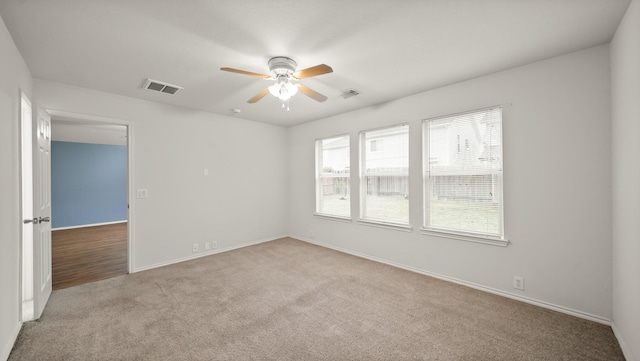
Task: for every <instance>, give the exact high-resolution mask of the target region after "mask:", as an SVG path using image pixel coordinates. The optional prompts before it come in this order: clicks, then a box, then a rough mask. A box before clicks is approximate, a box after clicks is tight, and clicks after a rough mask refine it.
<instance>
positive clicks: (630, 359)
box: [611, 321, 640, 361]
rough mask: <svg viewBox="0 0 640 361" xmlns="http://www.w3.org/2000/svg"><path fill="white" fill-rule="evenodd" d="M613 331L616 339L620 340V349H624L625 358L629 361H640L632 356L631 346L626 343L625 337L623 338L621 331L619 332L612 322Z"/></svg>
mask: <svg viewBox="0 0 640 361" xmlns="http://www.w3.org/2000/svg"><path fill="white" fill-rule="evenodd" d="M611 329H612V330H613V334H614V335H615V336H616V339H617V340H618V344H619V345H620V349H622V354H623V355H624V358H625V359H626V360H627V361H640V360H638V359H634V358H633V355H631V350H629V346H628V345H627V342H626V341H625V339H624V337H622V335H621V334H620V331H618V328H617V327H616V323H615V321H611Z"/></svg>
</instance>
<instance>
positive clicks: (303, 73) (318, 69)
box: [293, 64, 333, 79]
mask: <svg viewBox="0 0 640 361" xmlns="http://www.w3.org/2000/svg"><path fill="white" fill-rule="evenodd" d="M327 73H333V69H331V67H330V66H329V65H325V64H320V65H316V66H312V67H311V68H306V69H302V70H300V71H297V72H295V73H293V77H294V78H296V79H304V78H310V77H312V76H317V75H322V74H327Z"/></svg>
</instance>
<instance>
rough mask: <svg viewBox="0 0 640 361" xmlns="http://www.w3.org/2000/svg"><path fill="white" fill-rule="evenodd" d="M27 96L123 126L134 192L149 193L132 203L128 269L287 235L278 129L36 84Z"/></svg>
mask: <svg viewBox="0 0 640 361" xmlns="http://www.w3.org/2000/svg"><path fill="white" fill-rule="evenodd" d="M34 91H35V92H36V94H37V95H38V99H39V101H40V103H41V104H43V106H45V107H46V108H48V109H54V110H58V111H65V112H72V113H80V114H86V115H92V116H101V117H109V118H115V119H122V120H128V121H132V122H133V129H134V135H133V147H132V150H133V154H134V165H133V167H134V173H133V174H134V177H135V179H134V182H135V183H134V184H135V185H134V191H135V189H138V188H144V189H147V190H148V192H149V193H148V194H149V197H148V198H146V199H135V201H134V204H133V212H134V213H133V217H134V223H135V228H134V230H135V234H134V240H135V250H134V251H135V259H134V266H135V269H136V270H140V269H145V268H150V267H154V266H157V265H162V264H166V263H170V262H174V261H176V260H182V259H186V258H189V257H192V256H193V253H192V251H191V245H192V244H193V243H199V244H200V250H201V251H202V250H203V249H204V247H203V246H204V242H206V241H217V243H218V250H221V249H225V248H232V247H236V246H239V245H242V244H246V243H251V242H257V241H264V240H271V239H275V238H278V237H280V236H283V235H286V234H287V232H286V222H285V216H286V213H287V212H286V209H287V204H286V199H287V162H288V159H287V154H286V151H287V131H286V129H285V128H281V127H277V126H272V125H266V124H262V123H256V122H251V121H245V120H241V119H237V118H231V117H225V116H219V115H214V114H210V113H205V112H199V111H194V110H188V109H184V108H178V107H175V106H169V105H163V104H160V103H155V102H150V101H143V100H138V99H133V98H128V97H123V96H117V95H113V94H108V93H102V92H98V91H93V90H88V89H82V88H77V87H72V86H68V85H63V84H59V83H52V82H47V81H42V80H35V81H34ZM140 91H144V90H140ZM182 94H186V93H184V92H183V93H182ZM159 96H163V94H160V95H159ZM205 168H207V169H208V170H209V176H204V175H203V170H204V169H205Z"/></svg>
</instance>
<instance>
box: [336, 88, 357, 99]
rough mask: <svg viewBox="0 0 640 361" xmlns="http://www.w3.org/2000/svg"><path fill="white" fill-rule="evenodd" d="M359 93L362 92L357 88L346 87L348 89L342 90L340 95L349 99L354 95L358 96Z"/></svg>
mask: <svg viewBox="0 0 640 361" xmlns="http://www.w3.org/2000/svg"><path fill="white" fill-rule="evenodd" d="M358 94H360V92H359V91H357V90H355V89H346V90H343V91H341V92H340V93H339V94H338V96H339V97H340V98H342V99H348V98H351V97H354V96H356V95H358Z"/></svg>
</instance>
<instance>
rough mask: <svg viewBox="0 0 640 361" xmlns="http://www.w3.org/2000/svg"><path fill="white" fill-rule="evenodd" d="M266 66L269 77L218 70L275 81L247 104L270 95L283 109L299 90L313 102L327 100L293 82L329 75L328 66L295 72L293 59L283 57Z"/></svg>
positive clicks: (246, 72) (270, 61) (231, 69)
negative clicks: (280, 102) (280, 103)
mask: <svg viewBox="0 0 640 361" xmlns="http://www.w3.org/2000/svg"><path fill="white" fill-rule="evenodd" d="M268 65H269V75H267V74H259V73H253V72H250V71H245V70H239V69H234V68H220V70H222V71H228V72H231V73H237V74H243V75H249V76H255V77H258V78H263V79H268V80H275V83H274V84H272V85H270V86H268V87H266V88H264V89H263V90H262V91H260V92H259V93H258V94H256V95H254V96H253V98H251V99H249V100H248V101H247V103H256V102H257V101H258V100H260V99H262V98H264V96H265V95H267V94H268V93H271V94H272V95H273V96H275V97H277V98H279V99H280V100H282V102H283V103H282V107H283V108H284V107H285V105H284V104H285V102H288V100H289V98H291V97H292V96H294V95H295V94H296V93H297V92H298V90H300V91H301V92H302V94H304V95H306V96H308V97H309V98H311V99H313V100H316V101H319V102H323V101H325V100H327V97H326V96H324V95H322V94H320V93H318V92H317V91H315V90H313V89H310V88H309V87H306V86H304V85H302V84H300V83H296V84H294V83H293V82H294V81H297V80H300V79H304V78H310V77H312V76H317V75H322V74H327V73H331V72H333V69H331V67H330V66H328V65H325V64H320V65H316V66H312V67H310V68H306V69H303V70H299V71H296V66H297V65H298V64H297V63H296V62H295V61H294V60H293V59H291V58H287V57H284V56H276V57H274V58H271V59H269V62H268ZM288 108H289V107H288V106H287V110H289V109H288Z"/></svg>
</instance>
